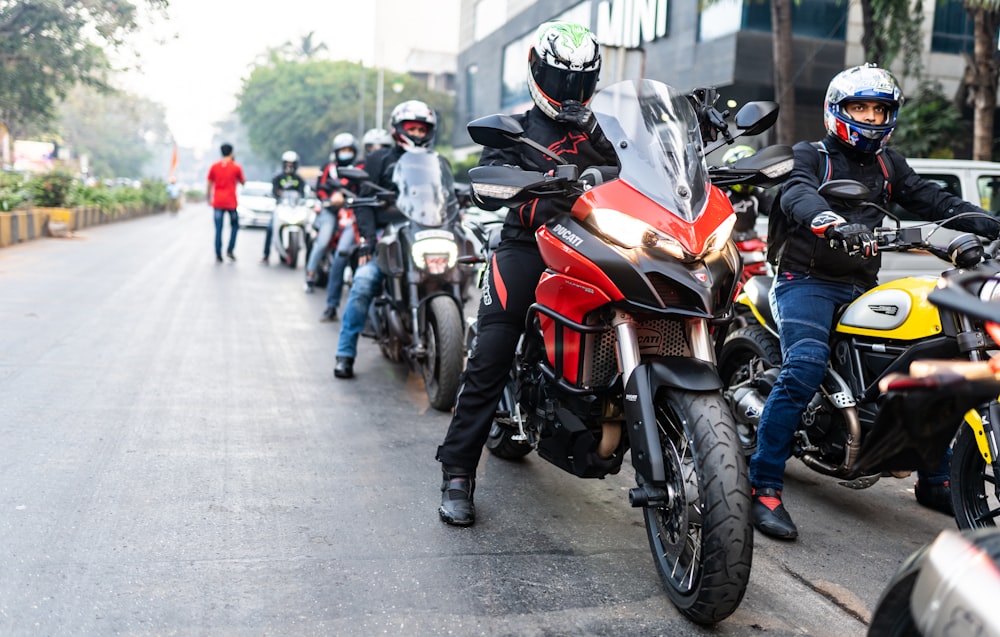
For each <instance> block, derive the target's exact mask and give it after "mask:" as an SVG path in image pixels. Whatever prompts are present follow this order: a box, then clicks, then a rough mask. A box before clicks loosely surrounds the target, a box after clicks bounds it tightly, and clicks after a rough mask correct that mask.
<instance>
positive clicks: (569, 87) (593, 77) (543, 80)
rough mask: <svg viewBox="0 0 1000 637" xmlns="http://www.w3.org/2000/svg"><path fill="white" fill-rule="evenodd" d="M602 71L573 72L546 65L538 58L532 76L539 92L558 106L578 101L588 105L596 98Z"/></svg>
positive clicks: (534, 63) (532, 69) (533, 66)
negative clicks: (599, 76)
mask: <svg viewBox="0 0 1000 637" xmlns="http://www.w3.org/2000/svg"><path fill="white" fill-rule="evenodd" d="M599 74H600V71H598V70H597V69H592V70H589V71H572V70H569V69H560V68H556V67H554V66H550V65H548V64H546V63H545V62H544V61H542V60H541V58H537V57H536V59H535V60H534V61H533V62H532V64H531V75H532V77H533V78H534V79H535V84H537V85H538V88H539V90H541V91H542V93H544V94H545V97H547V98H549V99H550V100H551V101H553V102H555V103H556V104H562V103H563V102H565V101H566V100H576V101H578V102H580V103H581V104H586V103H587V102H589V101H590V98H591V97H593V96H594V90H595V89H596V88H597V79H598V75H599Z"/></svg>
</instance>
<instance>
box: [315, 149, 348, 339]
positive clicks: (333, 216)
mask: <svg viewBox="0 0 1000 637" xmlns="http://www.w3.org/2000/svg"><path fill="white" fill-rule="evenodd" d="M357 157H358V142H357V140H356V139H354V135H351V134H350V133H340V134H339V135H337V136H336V137H334V138H333V150H332V151H331V152H330V163H328V164H327V165H326V166H325V167H324V168H323V172H322V173H321V174H320V176H319V177H317V179H316V194H317V196H318V197H319V199H320V202H321V204H322V208H321V209H320V212H319V217H318V218H317V219H316V225H317V227H318V228H319V233H318V235H317V237H316V242H315V243H314V244H313V249H312V251H311V252H310V253H309V260H308V261H307V262H306V292H312V291H313V288H314V287H315V285H316V269H317V268H319V263H320V261H321V260H322V259H323V257H324V256H325V255H326V252H327V250H328V249H329V247H330V239H331V238H333V235H334V233H335V232H336V230H337V224H338V223H339V221H340V219H339V214H338V213H339V211H340V209H341V207H342V206H343V205H344V196H343V193H342V192H341V191H340V189H341V188H345V187H347V186H348V185H349V183H350V182H348V181H347V180H346V179H342V178H340V177H338V176H337V168H346V167H348V166H353V165H354V162H355V160H356V159H357ZM344 235H348V238H350V237H353V232H351V233H347V232H345V233H343V234H342V235H341V239H343V238H344ZM352 243H353V242H350V243H348V244H347V245H345V246H344V248H343V249H349V248H350V246H351V244H352ZM336 249H337V254H338V255H339V253H340V250H341V246H340V245H339V244H338V245H337V248H336ZM343 262H344V263H346V258H344V259H343ZM339 276H340V278H339V280H336V281H335V280H334V272H333V271H332V269H331V272H330V280H329V281H328V282H327V292H328V294H327V307H326V311H325V312H324V313H323V316H322V318H321V319H320V320H323V321H326V320H331V321H332V320H336V318H337V306H338V305H340V291H341V289H342V287H343V284H344V269H343V267H341V268H340V270H339ZM331 285H333V288H331V287H330V286H331ZM333 289H336V294H335V295H334V294H330V292H331V291H332V290H333ZM331 297H332V298H331ZM331 300H332V301H333V304H332V305H331V304H330V301H331Z"/></svg>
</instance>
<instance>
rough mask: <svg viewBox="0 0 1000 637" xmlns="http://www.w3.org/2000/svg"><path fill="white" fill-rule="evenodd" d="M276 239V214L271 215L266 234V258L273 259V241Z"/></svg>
mask: <svg viewBox="0 0 1000 637" xmlns="http://www.w3.org/2000/svg"><path fill="white" fill-rule="evenodd" d="M273 237H274V213H273V212H272V213H271V220H270V221H268V222H267V231H266V232H265V233H264V258H265V259H269V258H270V257H271V239H272V238H273Z"/></svg>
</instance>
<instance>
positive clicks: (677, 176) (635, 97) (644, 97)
mask: <svg viewBox="0 0 1000 637" xmlns="http://www.w3.org/2000/svg"><path fill="white" fill-rule="evenodd" d="M590 108H591V110H593V112H594V114H595V115H596V116H597V121H598V123H599V124H600V125H601V130H603V131H604V135H605V136H606V137H607V138H608V141H610V142H611V145H612V146H614V149H615V152H616V153H617V154H618V160H619V162H620V164H621V173H620V178H621V179H622V180H623V181H625V183H627V184H629V185H630V186H632V187H633V188H635V189H636V190H638V191H639V192H640V193H642V194H643V195H645V196H646V197H648V198H650V199H652V200H653V201H655V202H656V203H658V204H660V205H661V206H663V207H664V208H666V209H668V210H669V211H671V212H672V213H674V214H675V215H677V216H678V217H680V218H682V219H685V220H687V221H694V220H695V219H697V218H698V217H699V216H700V215H701V214H702V212H704V211H705V208H706V206H707V204H708V193H709V179H708V166H707V165H706V164H705V157H704V155H703V148H702V141H701V130H700V128H699V126H698V118H697V116H696V115H695V112H694V108H693V107H692V106H691V103H690V102H689V101H688V99H687V97H686V96H685V95H684V94H682V93H681V92H679V91H678V90H676V89H674V88H673V87H670V86H667V85H666V84H663V83H662V82H656V81H653V80H629V81H625V82H619V83H617V84H612V85H611V86H608V87H606V88H604V89H602V90H600V91H599V92H598V93H597V95H595V96H594V99H593V100H592V101H591V103H590Z"/></svg>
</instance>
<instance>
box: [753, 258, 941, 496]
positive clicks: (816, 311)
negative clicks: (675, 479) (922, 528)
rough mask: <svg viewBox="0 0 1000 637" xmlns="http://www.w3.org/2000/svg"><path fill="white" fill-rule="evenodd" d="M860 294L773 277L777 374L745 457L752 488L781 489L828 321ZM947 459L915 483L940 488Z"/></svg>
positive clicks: (794, 277)
mask: <svg viewBox="0 0 1000 637" xmlns="http://www.w3.org/2000/svg"><path fill="white" fill-rule="evenodd" d="M864 291H865V290H864V289H862V288H860V287H857V286H854V285H851V284H847V283H833V282H830V281H822V280H820V279H815V278H812V277H809V276H806V275H801V274H791V273H788V272H782V273H780V274H779V275H778V276H777V277H775V279H774V286H773V287H772V288H771V292H770V298H771V309H772V311H773V313H774V316H775V318H776V320H777V322H778V331H779V334H780V336H781V372H780V373H779V374H778V380H777V381H776V382H775V384H774V388H773V389H772V390H771V393H770V394H769V395H768V397H767V402H766V403H764V411H763V413H762V414H761V417H760V425H759V426H758V428H757V451H756V453H754V455H753V457H751V458H750V484H751V486H753V487H755V488H758V489H762V488H768V487H770V488H773V489H781V488H782V487H783V486H784V474H785V461H786V460H787V459H788V457H789V456H790V455H791V450H792V439H793V435H794V433H795V429H796V427H797V426H798V424H799V421H800V420H801V418H802V412H803V411H805V408H806V406H808V404H809V401H810V400H811V399H812V397H813V395H814V394H815V393H816V391H817V390H818V389H819V386H820V384H821V383H822V382H823V377H824V376H825V375H826V364H827V361H828V360H829V358H830V330H831V329H833V317H834V315H835V314H836V312H837V309H838V308H839V307H840V306H842V305H844V304H845V303H850V302H851V301H853V300H854V299H856V298H857V297H858V296H860V295H861V294H862V293H863V292H864ZM950 459H951V450H950V449H949V450H948V452H947V453H946V454H945V456H944V458H942V463H941V466H940V467H939V468H938V469H937V470H936V471H934V472H931V473H925V472H918V475H919V477H920V479H921V480H927V481H929V482H930V483H931V484H942V483H943V482H945V481H946V480H947V479H948V467H949V464H950Z"/></svg>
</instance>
